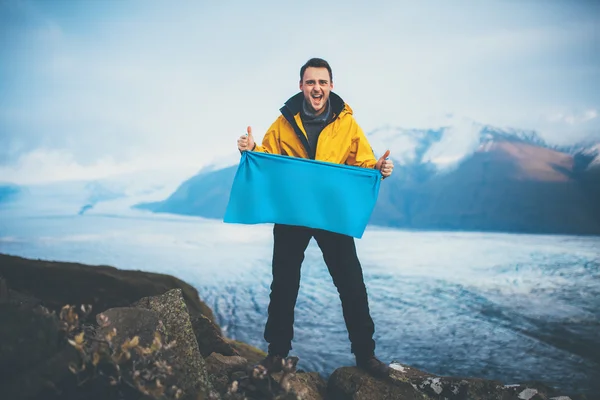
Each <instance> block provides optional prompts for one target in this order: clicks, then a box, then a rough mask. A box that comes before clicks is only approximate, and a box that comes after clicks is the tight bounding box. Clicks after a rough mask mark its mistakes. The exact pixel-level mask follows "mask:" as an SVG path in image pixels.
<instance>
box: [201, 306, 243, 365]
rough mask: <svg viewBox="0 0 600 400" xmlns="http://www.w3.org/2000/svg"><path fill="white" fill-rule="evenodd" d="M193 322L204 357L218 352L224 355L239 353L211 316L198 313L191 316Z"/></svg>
mask: <svg viewBox="0 0 600 400" xmlns="http://www.w3.org/2000/svg"><path fill="white" fill-rule="evenodd" d="M191 322H192V328H193V329H194V334H195V335H196V341H197V342H198V347H199V348H200V354H202V357H208V356H210V355H211V354H212V353H218V354H222V355H224V356H237V355H239V353H238V352H237V351H236V350H235V349H234V348H233V346H231V345H230V344H229V343H227V341H225V339H224V338H223V336H222V335H221V330H220V329H219V327H218V326H217V325H216V324H215V323H214V322H212V321H211V320H210V319H209V318H207V317H205V316H204V315H197V316H195V317H191Z"/></svg>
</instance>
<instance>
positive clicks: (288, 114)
mask: <svg viewBox="0 0 600 400" xmlns="http://www.w3.org/2000/svg"><path fill="white" fill-rule="evenodd" d="M329 99H330V107H331V108H332V114H331V118H330V119H329V121H328V124H327V125H326V126H325V127H324V128H323V130H322V131H321V134H320V135H319V140H318V141H317V148H316V151H315V150H314V149H311V148H310V146H309V144H308V137H307V135H306V131H305V129H304V127H303V126H302V119H301V118H300V110H301V109H302V102H303V101H304V95H303V94H302V92H300V93H298V94H296V95H294V96H293V97H291V98H290V99H289V100H288V101H287V102H286V103H285V105H284V106H283V107H282V108H281V109H280V111H281V114H282V115H280V116H279V117H278V118H277V119H276V120H275V122H273V124H272V125H271V127H270V128H269V130H268V131H267V133H266V134H265V136H264V138H263V141H262V145H260V146H259V145H258V144H257V145H256V146H255V148H254V151H260V152H263V153H271V154H281V155H287V156H291V157H302V158H311V159H315V160H320V161H326V162H331V163H336V164H346V165H353V166H358V167H364V168H374V167H375V164H376V163H377V160H376V159H375V154H374V153H373V149H372V148H371V146H370V145H369V142H368V141H367V138H366V137H365V134H364V132H363V130H362V129H361V128H360V126H358V124H357V123H356V120H355V119H354V116H353V115H352V109H351V108H350V106H348V105H347V104H346V103H345V102H344V101H343V100H342V99H341V98H340V97H339V96H338V95H337V94H335V93H333V92H331V93H330V95H329Z"/></svg>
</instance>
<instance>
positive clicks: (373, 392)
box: [327, 364, 558, 400]
mask: <svg viewBox="0 0 600 400" xmlns="http://www.w3.org/2000/svg"><path fill="white" fill-rule="evenodd" d="M327 393H328V396H330V397H331V398H333V399H342V400H343V399H352V400H360V399H365V400H366V399H397V400H408V399H411V400H413V399H447V400H496V399H501V400H525V399H526V400H542V399H549V398H550V397H552V396H558V393H557V392H556V391H555V390H553V389H552V388H549V387H547V386H544V385H542V384H539V383H527V384H525V383H523V384H518V385H503V384H502V383H501V382H498V381H492V380H485V379H475V378H468V379H466V378H465V379H463V378H454V377H440V376H435V375H432V374H429V373H426V372H423V371H420V370H418V369H415V368H411V367H407V366H403V365H400V364H395V365H393V369H392V371H391V372H390V376H389V378H387V379H385V380H381V379H376V378H373V377H372V376H370V375H368V374H366V373H365V372H364V371H361V370H360V369H358V368H354V367H343V368H338V369H337V370H335V371H334V373H333V374H332V375H331V377H330V378H329V382H328V386H327Z"/></svg>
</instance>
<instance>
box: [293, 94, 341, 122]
mask: <svg viewBox="0 0 600 400" xmlns="http://www.w3.org/2000/svg"><path fill="white" fill-rule="evenodd" d="M329 101H330V104H331V111H332V113H331V117H332V118H335V117H337V116H338V115H340V113H341V112H342V110H343V109H344V107H345V103H344V100H342V98H341V97H340V96H338V95H337V94H335V93H333V92H330V93H329ZM303 102H304V93H302V92H300V93H297V94H295V95H294V96H292V97H290V98H289V99H288V101H286V102H285V105H284V107H287V109H288V110H289V111H290V112H291V114H292V115H296V114H298V113H299V112H300V111H301V110H302V103H303Z"/></svg>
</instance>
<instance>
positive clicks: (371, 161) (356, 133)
mask: <svg viewBox="0 0 600 400" xmlns="http://www.w3.org/2000/svg"><path fill="white" fill-rule="evenodd" d="M351 129H352V132H353V134H352V143H351V144H350V154H349V155H348V159H347V160H346V164H347V165H354V166H357V167H363V168H375V164H377V159H376V158H375V154H374V153H373V149H372V148H371V145H370V144H369V141H368V140H367V137H366V136H365V133H364V132H363V130H362V128H361V127H360V126H359V125H358V124H357V123H356V121H354V118H353V120H352V127H351Z"/></svg>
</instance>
